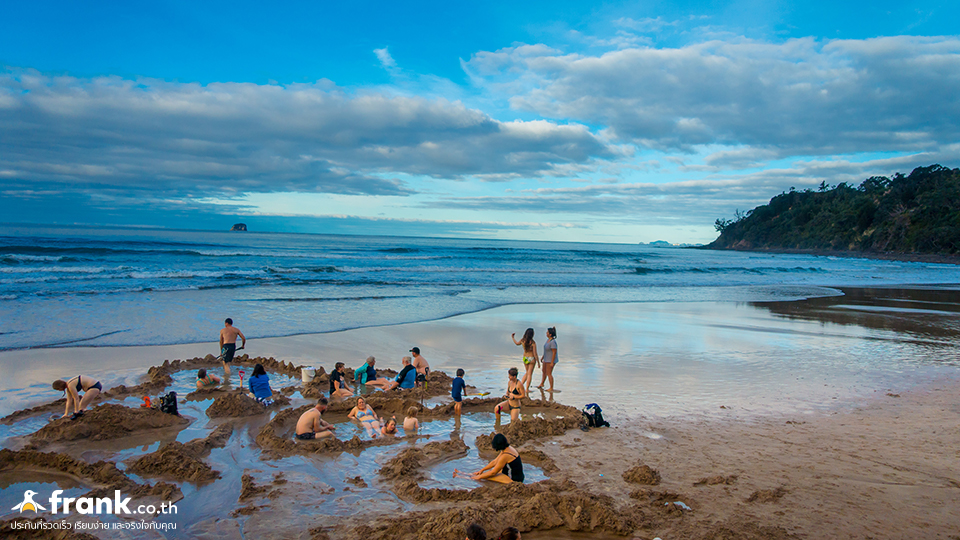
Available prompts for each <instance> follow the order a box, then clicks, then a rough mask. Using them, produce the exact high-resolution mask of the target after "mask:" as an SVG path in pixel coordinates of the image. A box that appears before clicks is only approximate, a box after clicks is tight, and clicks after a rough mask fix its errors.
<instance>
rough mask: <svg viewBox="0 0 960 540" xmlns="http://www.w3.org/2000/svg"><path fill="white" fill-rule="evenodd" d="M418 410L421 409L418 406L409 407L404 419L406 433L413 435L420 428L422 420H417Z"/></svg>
mask: <svg viewBox="0 0 960 540" xmlns="http://www.w3.org/2000/svg"><path fill="white" fill-rule="evenodd" d="M417 412H419V411H418V410H417V408H416V407H410V408H409V409H407V417H406V418H404V419H403V432H404V434H406V435H411V434H413V433H416V432H417V430H419V429H420V421H419V420H417Z"/></svg>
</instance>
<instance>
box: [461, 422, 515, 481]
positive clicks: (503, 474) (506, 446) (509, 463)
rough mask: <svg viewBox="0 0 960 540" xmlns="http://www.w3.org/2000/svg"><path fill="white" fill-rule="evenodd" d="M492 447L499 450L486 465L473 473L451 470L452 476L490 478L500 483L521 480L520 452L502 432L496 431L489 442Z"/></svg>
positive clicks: (472, 478)
mask: <svg viewBox="0 0 960 540" xmlns="http://www.w3.org/2000/svg"><path fill="white" fill-rule="evenodd" d="M490 445H491V446H493V449H494V450H496V451H498V452H500V453H499V454H497V457H496V458H494V460H493V461H491V462H490V463H488V464H487V466H486V467H484V468H482V469H480V470H479V471H477V472H475V473H473V474H466V473H463V472H460V471H459V470H458V469H454V470H453V477H454V478H457V477H459V478H469V479H471V480H492V481H494V482H499V483H501V484H509V483H512V482H523V461H522V460H521V459H520V452H517V450H516V448H514V447H512V446H510V443H509V442H507V438H506V437H505V436H504V435H503V433H497V434H496V435H494V436H493V441H492V442H491V443H490Z"/></svg>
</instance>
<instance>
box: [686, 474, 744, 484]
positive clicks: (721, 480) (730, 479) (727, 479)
mask: <svg viewBox="0 0 960 540" xmlns="http://www.w3.org/2000/svg"><path fill="white" fill-rule="evenodd" d="M737 478H738V477H737V475H735V474H732V475H730V476H723V475H720V474H718V475H714V476H705V477H703V478H701V479H699V480H697V481H696V482H694V483H693V485H694V486H717V485H720V484H726V485H728V486H732V485H733V484H736V483H737Z"/></svg>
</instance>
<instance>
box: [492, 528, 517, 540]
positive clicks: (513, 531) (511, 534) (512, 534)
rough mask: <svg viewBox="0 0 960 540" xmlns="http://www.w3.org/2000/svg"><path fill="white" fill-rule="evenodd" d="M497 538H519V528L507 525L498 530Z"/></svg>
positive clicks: (504, 539)
mask: <svg viewBox="0 0 960 540" xmlns="http://www.w3.org/2000/svg"><path fill="white" fill-rule="evenodd" d="M497 540H520V529H518V528H516V527H507V528H506V529H504V530H503V531H501V532H500V536H498V537H497Z"/></svg>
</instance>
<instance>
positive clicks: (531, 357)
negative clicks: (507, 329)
mask: <svg viewBox="0 0 960 540" xmlns="http://www.w3.org/2000/svg"><path fill="white" fill-rule="evenodd" d="M510 338H511V339H513V342H514V343H515V344H516V345H518V346H522V347H523V367H524V369H525V370H526V372H525V373H524V374H523V379H520V381H521V383H522V384H523V386H524V387H525V389H526V391H527V393H528V394H529V393H530V383H532V382H533V370H534V369H536V368H538V367H540V357H539V356H537V342H536V341H534V340H533V328H527V330H526V331H525V332H524V333H523V337H522V338H520V341H517V334H516V333H514V334H510Z"/></svg>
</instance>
